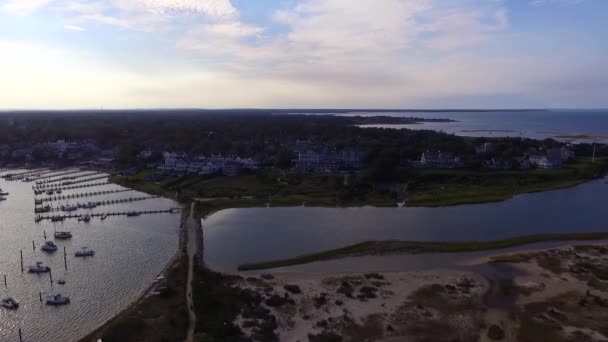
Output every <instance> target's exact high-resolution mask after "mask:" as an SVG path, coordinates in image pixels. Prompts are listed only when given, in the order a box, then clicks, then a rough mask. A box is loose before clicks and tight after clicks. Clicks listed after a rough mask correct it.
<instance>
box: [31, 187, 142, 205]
mask: <svg viewBox="0 0 608 342" xmlns="http://www.w3.org/2000/svg"><path fill="white" fill-rule="evenodd" d="M129 191H134V190H133V189H116V190H104V191H96V192H85V193H80V194H69V195H61V196H52V197H46V198H38V199H36V200H34V201H35V202H34V203H35V204H42V203H44V202H57V201H64V200H69V199H76V198H84V197H93V196H101V195H108V194H117V193H120V192H129Z"/></svg>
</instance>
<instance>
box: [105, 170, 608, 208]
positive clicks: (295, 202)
mask: <svg viewBox="0 0 608 342" xmlns="http://www.w3.org/2000/svg"><path fill="white" fill-rule="evenodd" d="M607 168H608V158H599V159H597V160H596V162H595V163H591V160H590V158H578V159H577V161H576V162H575V163H571V164H567V165H565V166H564V167H563V168H562V169H557V170H525V171H475V170H414V171H412V170H410V171H404V172H409V174H410V176H409V190H408V193H407V196H406V197H407V202H406V203H407V205H408V206H426V207H439V206H448V205H458V204H467V203H485V202H493V201H503V200H506V199H509V198H511V197H513V196H515V195H517V194H521V193H530V192H540V191H547V190H555V189H562V188H567V187H572V186H575V185H578V184H581V183H584V182H586V181H589V180H592V179H595V178H597V177H599V176H601V175H603V174H604V173H605V170H606V169H607ZM152 175H153V170H144V171H142V172H140V173H138V174H137V175H134V176H118V175H115V176H113V177H112V178H111V181H112V182H115V183H117V184H120V185H123V186H126V187H130V188H133V189H136V190H139V191H143V192H146V193H150V194H156V195H161V196H165V197H170V198H175V197H176V196H179V198H178V199H179V200H183V201H189V200H199V201H200V202H201V203H202V204H203V206H204V209H205V212H207V213H209V212H213V211H217V210H221V209H226V208H242V207H260V206H265V205H267V204H268V205H270V206H300V205H303V204H304V205H307V206H322V207H348V206H366V205H367V206H376V207H394V206H396V203H397V202H398V201H399V200H400V198H402V197H403V196H405V195H404V194H403V193H398V192H396V191H389V190H383V189H375V188H374V187H373V186H372V185H371V184H370V183H369V182H367V181H366V179H365V175H362V176H360V177H355V176H349V177H350V178H349V181H348V182H347V183H346V184H345V176H344V175H335V174H305V173H298V174H291V173H285V172H283V171H277V170H264V171H259V172H258V173H256V174H242V175H240V176H237V177H211V178H209V177H201V176H183V177H176V176H173V177H169V178H166V179H163V180H162V181H161V182H152V181H150V179H151V177H152Z"/></svg>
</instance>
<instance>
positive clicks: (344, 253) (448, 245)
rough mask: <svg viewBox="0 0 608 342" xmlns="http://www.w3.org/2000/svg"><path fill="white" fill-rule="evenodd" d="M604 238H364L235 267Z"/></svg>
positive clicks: (247, 268) (269, 266)
mask: <svg viewBox="0 0 608 342" xmlns="http://www.w3.org/2000/svg"><path fill="white" fill-rule="evenodd" d="M606 239H608V232H591V233H566V234H544V235H527V236H519V237H514V238H510V239H502V240H493V241H468V242H441V241H366V242H361V243H358V244H353V245H349V246H345V247H341V248H336V249H330V250H326V251H321V252H317V253H310V254H304V255H299V256H295V257H291V258H285V259H278V260H269V261H263V262H258V263H249V264H241V265H239V266H238V267H237V271H238V272H243V271H261V270H269V269H275V268H281V267H289V266H297V265H303V264H309V263H313V262H323V261H330V260H337V259H344V258H349V257H361V256H379V255H399V254H428V253H442V254H450V253H465V252H481V251H500V250H501V249H506V248H511V247H518V246H526V245H531V244H535V243H542V242H561V241H563V242H573V243H574V242H582V241H601V240H606Z"/></svg>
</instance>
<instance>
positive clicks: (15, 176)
mask: <svg viewBox="0 0 608 342" xmlns="http://www.w3.org/2000/svg"><path fill="white" fill-rule="evenodd" d="M46 170H48V169H37V170H30V171H25V172H20V173H6V174H3V175H2V176H0V177H1V178H4V179H11V180H18V179H22V178H25V177H27V176H28V175H32V174H38V173H41V172H44V171H46Z"/></svg>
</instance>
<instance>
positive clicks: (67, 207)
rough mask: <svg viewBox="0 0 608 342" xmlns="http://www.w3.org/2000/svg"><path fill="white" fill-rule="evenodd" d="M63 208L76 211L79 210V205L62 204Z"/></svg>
mask: <svg viewBox="0 0 608 342" xmlns="http://www.w3.org/2000/svg"><path fill="white" fill-rule="evenodd" d="M61 210H63V211H76V210H78V206H77V205H69V204H67V205H62V206H61Z"/></svg>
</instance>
